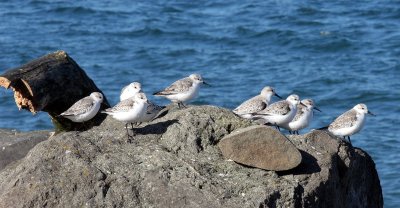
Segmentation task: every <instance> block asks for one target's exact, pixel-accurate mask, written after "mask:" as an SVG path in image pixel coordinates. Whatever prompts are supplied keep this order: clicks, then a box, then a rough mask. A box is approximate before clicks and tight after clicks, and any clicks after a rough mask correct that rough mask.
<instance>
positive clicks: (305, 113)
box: [282, 99, 321, 134]
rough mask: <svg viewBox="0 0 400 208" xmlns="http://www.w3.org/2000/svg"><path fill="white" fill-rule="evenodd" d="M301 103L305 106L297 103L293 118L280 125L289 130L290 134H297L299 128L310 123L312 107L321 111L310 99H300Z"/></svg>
mask: <svg viewBox="0 0 400 208" xmlns="http://www.w3.org/2000/svg"><path fill="white" fill-rule="evenodd" d="M301 103H302V104H304V105H305V106H304V105H302V104H298V105H297V112H296V115H295V116H294V118H293V120H292V121H290V122H289V123H287V124H285V125H282V127H283V128H285V129H287V130H289V133H290V134H291V133H293V134H299V130H301V129H304V128H306V127H307V126H308V125H309V124H310V122H311V120H312V118H313V114H314V112H313V110H314V109H315V110H317V111H320V112H321V110H320V109H318V108H317V107H316V106H315V104H314V101H313V100H311V99H304V100H302V101H301Z"/></svg>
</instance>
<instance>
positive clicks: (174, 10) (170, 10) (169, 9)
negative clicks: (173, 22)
mask: <svg viewBox="0 0 400 208" xmlns="http://www.w3.org/2000/svg"><path fill="white" fill-rule="evenodd" d="M162 12H164V13H181V12H183V10H181V9H178V8H176V7H172V6H166V7H164V8H162Z"/></svg>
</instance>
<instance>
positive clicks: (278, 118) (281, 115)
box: [253, 94, 304, 130]
mask: <svg viewBox="0 0 400 208" xmlns="http://www.w3.org/2000/svg"><path fill="white" fill-rule="evenodd" d="M299 103H300V98H299V96H298V95H295V94H292V95H289V97H287V98H286V100H282V101H278V102H276V103H272V104H271V105H269V106H268V107H266V108H265V109H264V110H262V111H259V112H257V113H253V118H254V119H259V118H261V119H263V120H264V121H265V122H266V124H272V125H274V126H276V128H277V129H278V130H280V128H279V127H283V126H284V125H287V123H289V122H290V121H291V120H292V119H293V118H294V116H295V115H296V112H297V105H298V104H299ZM303 105H304V104H303Z"/></svg>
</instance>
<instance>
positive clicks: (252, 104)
mask: <svg viewBox="0 0 400 208" xmlns="http://www.w3.org/2000/svg"><path fill="white" fill-rule="evenodd" d="M273 95H275V96H276V97H278V98H281V99H282V97H281V96H279V95H278V94H276V92H275V90H274V88H272V87H269V86H266V87H264V88H263V89H262V90H261V93H260V94H259V95H256V96H254V97H252V98H250V99H248V100H246V101H244V102H243V103H242V104H240V105H239V106H238V107H237V108H235V109H234V110H233V112H234V113H235V114H236V115H238V116H240V117H242V118H247V119H251V118H252V117H253V116H252V113H256V112H259V111H262V110H264V109H265V108H266V107H267V106H268V105H269V102H270V101H271V97H272V96H273Z"/></svg>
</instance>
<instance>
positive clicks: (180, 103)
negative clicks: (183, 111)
mask: <svg viewBox="0 0 400 208" xmlns="http://www.w3.org/2000/svg"><path fill="white" fill-rule="evenodd" d="M178 106H179V108H181V107H180V106H183V108H187V107H186V105H185V104H183V102H179V103H178Z"/></svg>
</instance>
